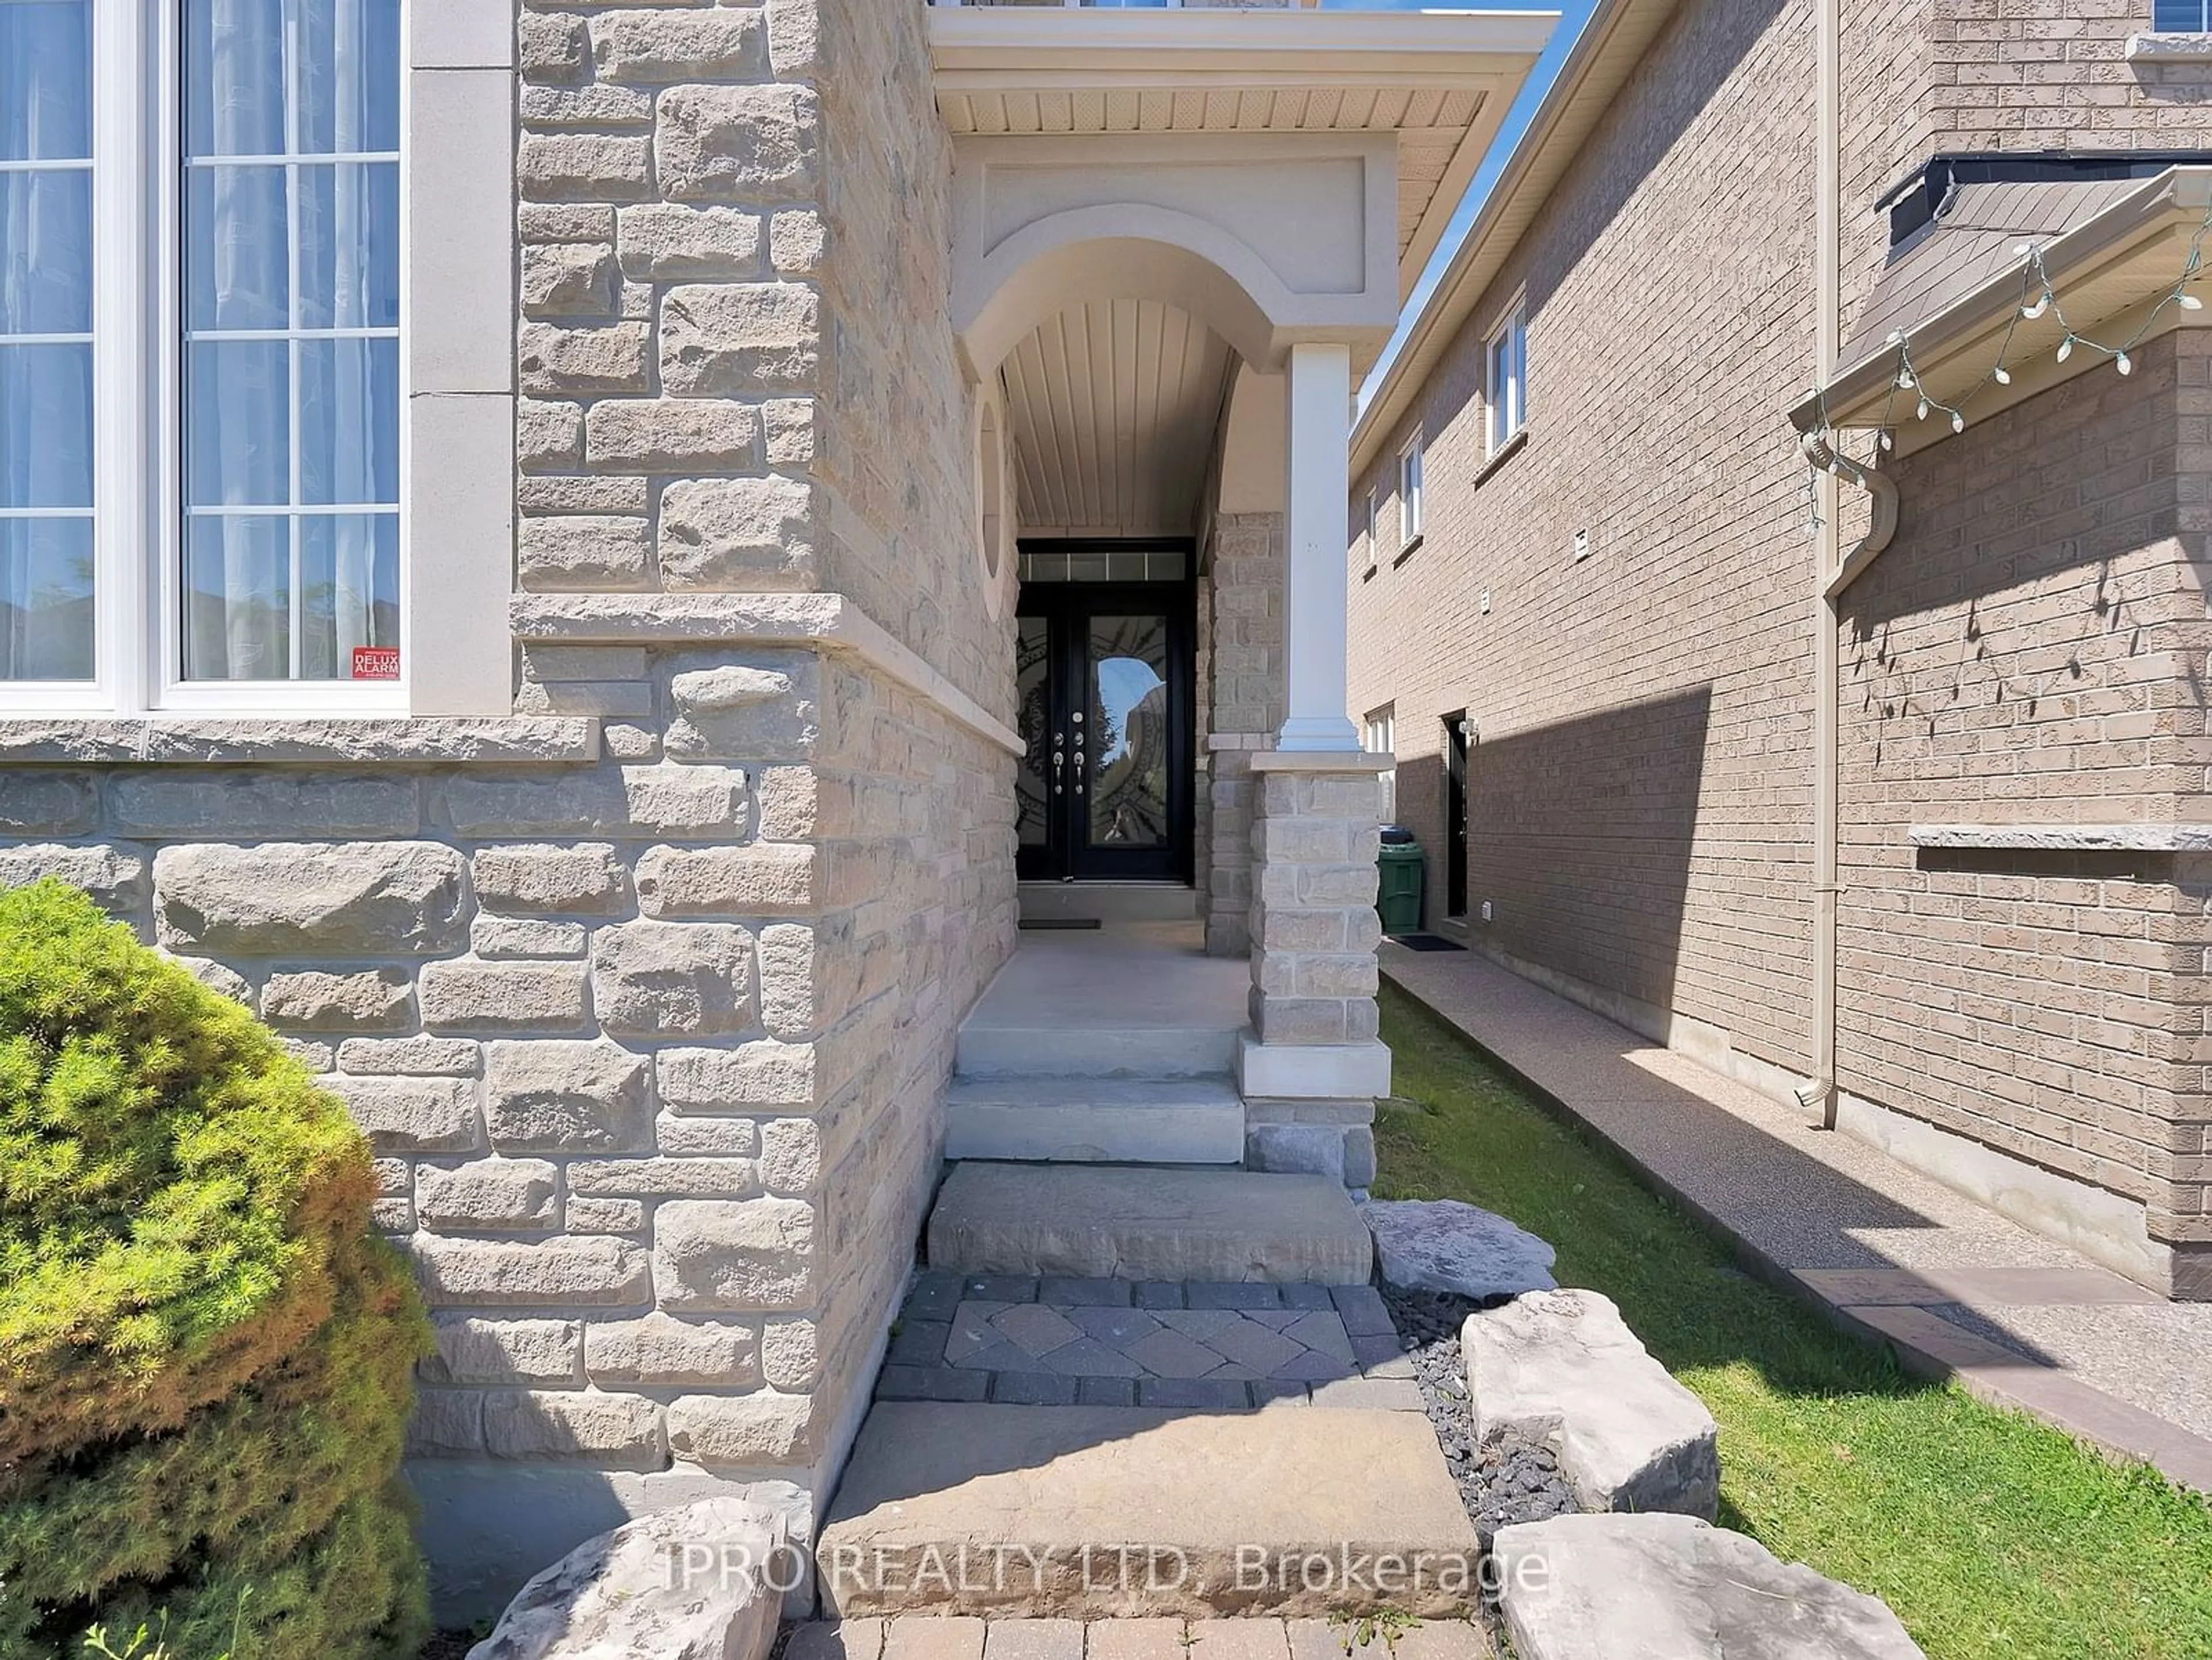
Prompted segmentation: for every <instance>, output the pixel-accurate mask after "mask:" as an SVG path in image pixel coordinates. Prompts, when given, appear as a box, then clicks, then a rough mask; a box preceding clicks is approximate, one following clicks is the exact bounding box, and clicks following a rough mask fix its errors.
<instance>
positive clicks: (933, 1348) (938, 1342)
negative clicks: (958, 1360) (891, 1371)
mask: <svg viewBox="0 0 2212 1660" xmlns="http://www.w3.org/2000/svg"><path fill="white" fill-rule="evenodd" d="M951 1333H952V1323H951V1322H950V1321H949V1320H902V1321H901V1322H900V1323H899V1329H897V1330H896V1331H895V1332H893V1333H892V1334H891V1344H890V1350H889V1351H888V1353H886V1355H885V1357H884V1358H885V1359H889V1360H891V1361H893V1362H895V1363H896V1364H897V1365H902V1366H937V1365H943V1364H944V1363H945V1339H946V1338H947V1337H949V1336H951Z"/></svg>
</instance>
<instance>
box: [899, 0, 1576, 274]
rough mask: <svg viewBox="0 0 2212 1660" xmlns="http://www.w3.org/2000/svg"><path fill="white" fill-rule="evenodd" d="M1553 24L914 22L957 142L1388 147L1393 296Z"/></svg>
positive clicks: (1037, 10) (1466, 20)
mask: <svg viewBox="0 0 2212 1660" xmlns="http://www.w3.org/2000/svg"><path fill="white" fill-rule="evenodd" d="M1558 16H1559V14H1558V13H1556V12H1553V11H1541V10H1528V11H1503V10H1500V11H1453V12H1383V11H1307V10H1297V11H1285V10H1274V9H1261V10H1243V9H1218V10H1217V9H1206V10H1200V9H1159V10H1151V9H1132V10H1121V9H1096V8H1070V7H1053V6H1045V7H1035V6H1008V5H960V6H937V7H934V8H933V9H932V10H931V13H930V19H929V22H930V43H931V49H932V52H933V57H934V60H935V64H936V72H937V101H938V108H939V112H941V113H942V115H943V117H944V119H945V125H946V127H947V128H948V129H949V130H950V131H951V132H952V133H953V134H954V135H956V136H957V137H968V136H981V135H1000V134H1007V135H1022V136H1034V135H1055V134H1065V135H1089V134H1101V135H1103V134H1127V133H1158V134H1172V135H1192V134H1200V133H1240V132H1252V133H1299V132H1302V133H1346V132H1364V133H1375V132H1389V133H1395V134H1396V135H1397V137H1398V192H1399V201H1398V253H1399V265H1400V273H1401V284H1400V285H1401V292H1403V291H1406V290H1408V289H1411V287H1412V285H1413V282H1414V281H1415V280H1416V279H1417V278H1418V277H1419V274H1420V271H1421V268H1422V267H1423V266H1424V265H1425V264H1426V263H1427V261H1428V258H1429V256H1430V255H1431V253H1432V252H1434V251H1435V250H1436V247H1437V244H1438V243H1439V242H1440V241H1441V240H1443V233H1444V229H1445V227H1446V225H1447V223H1448V222H1449V220H1450V217H1451V215H1452V212H1453V210H1455V208H1456V207H1457V206H1458V204H1459V200H1460V198H1461V196H1462V194H1463V193H1464V192H1465V191H1466V188H1467V185H1468V181H1469V180H1470V179H1473V177H1474V171H1475V168H1476V167H1478V166H1479V165H1480V162H1481V160H1482V155H1483V153H1484V151H1485V150H1486V149H1488V148H1489V145H1490V143H1491V140H1492V138H1493V137H1496V135H1497V131H1498V125H1499V124H1500V123H1501V122H1503V121H1504V118H1505V112H1506V109H1507V107H1508V106H1510V104H1511V103H1512V101H1513V97H1514V94H1515V93H1516V92H1517V91H1518V90H1519V88H1520V85H1521V82H1522V79H1523V77H1524V76H1527V74H1528V70H1529V69H1530V67H1531V66H1532V65H1533V64H1534V62H1535V60H1536V56H1537V54H1538V53H1539V52H1541V51H1542V50H1543V47H1544V43H1545V41H1546V40H1547V39H1548V38H1549V36H1550V33H1551V31H1552V28H1553V25H1554V24H1555V23H1556V22H1557V21H1558Z"/></svg>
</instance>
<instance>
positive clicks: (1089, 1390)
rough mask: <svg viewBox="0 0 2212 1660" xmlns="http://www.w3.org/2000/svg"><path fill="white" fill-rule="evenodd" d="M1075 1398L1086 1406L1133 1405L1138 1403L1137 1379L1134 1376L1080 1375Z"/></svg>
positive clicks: (1076, 1381) (1076, 1384) (1076, 1383)
mask: <svg viewBox="0 0 2212 1660" xmlns="http://www.w3.org/2000/svg"><path fill="white" fill-rule="evenodd" d="M1075 1398H1076V1401H1077V1402H1078V1403H1079V1404H1080V1405H1083V1406H1086V1407H1133V1406H1135V1405H1136V1404H1137V1380H1136V1379H1135V1378H1133V1377H1079V1378H1077V1379H1076V1380H1075Z"/></svg>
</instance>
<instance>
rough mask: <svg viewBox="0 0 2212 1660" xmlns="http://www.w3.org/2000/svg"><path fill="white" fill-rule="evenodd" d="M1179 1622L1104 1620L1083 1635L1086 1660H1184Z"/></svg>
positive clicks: (1180, 1622)
mask: <svg viewBox="0 0 2212 1660" xmlns="http://www.w3.org/2000/svg"><path fill="white" fill-rule="evenodd" d="M1182 1627H1183V1622H1182V1620H1099V1621H1097V1623H1096V1624H1095V1625H1093V1626H1091V1627H1089V1628H1088V1629H1087V1630H1086V1631H1085V1633H1084V1642H1085V1650H1084V1652H1085V1660H1185V1653H1184V1650H1183V1641H1182Z"/></svg>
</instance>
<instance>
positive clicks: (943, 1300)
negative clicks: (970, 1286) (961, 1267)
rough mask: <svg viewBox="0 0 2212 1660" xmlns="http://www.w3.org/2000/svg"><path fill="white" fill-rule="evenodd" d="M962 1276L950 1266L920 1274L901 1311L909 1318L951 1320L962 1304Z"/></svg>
mask: <svg viewBox="0 0 2212 1660" xmlns="http://www.w3.org/2000/svg"><path fill="white" fill-rule="evenodd" d="M960 1284H961V1280H960V1276H959V1275H958V1274H955V1273H953V1272H952V1271H951V1269H949V1268H931V1269H929V1270H927V1272H926V1273H922V1274H916V1275H915V1280H914V1286H913V1288H912V1289H911V1290H909V1291H908V1292H907V1294H906V1306H905V1307H904V1309H902V1310H901V1312H902V1313H903V1314H904V1315H905V1316H906V1317H907V1318H908V1319H909V1320H950V1319H951V1317H952V1310H955V1309H957V1308H958V1307H959V1306H960Z"/></svg>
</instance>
